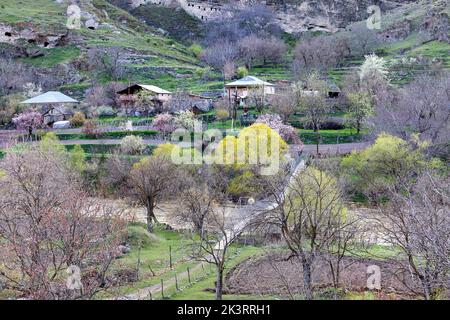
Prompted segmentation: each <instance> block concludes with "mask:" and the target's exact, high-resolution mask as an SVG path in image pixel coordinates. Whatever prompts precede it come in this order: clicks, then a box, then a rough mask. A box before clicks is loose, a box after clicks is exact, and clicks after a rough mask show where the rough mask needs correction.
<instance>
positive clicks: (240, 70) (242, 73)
mask: <svg viewBox="0 0 450 320" xmlns="http://www.w3.org/2000/svg"><path fill="white" fill-rule="evenodd" d="M236 74H237V76H238V78H244V77H246V76H248V70H247V68H246V67H239V68H237V70H236Z"/></svg>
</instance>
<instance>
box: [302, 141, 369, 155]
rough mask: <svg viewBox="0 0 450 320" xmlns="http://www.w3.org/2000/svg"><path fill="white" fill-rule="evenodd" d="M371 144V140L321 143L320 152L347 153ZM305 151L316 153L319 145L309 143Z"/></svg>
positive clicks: (329, 153)
mask: <svg viewBox="0 0 450 320" xmlns="http://www.w3.org/2000/svg"><path fill="white" fill-rule="evenodd" d="M368 146H370V142H354V143H341V144H321V145H319V152H320V153H321V154H326V155H333V154H347V153H350V152H352V151H359V150H363V149H365V148H367V147H368ZM303 152H304V153H307V154H316V153H317V146H316V145H313V144H307V145H305V146H304V148H303Z"/></svg>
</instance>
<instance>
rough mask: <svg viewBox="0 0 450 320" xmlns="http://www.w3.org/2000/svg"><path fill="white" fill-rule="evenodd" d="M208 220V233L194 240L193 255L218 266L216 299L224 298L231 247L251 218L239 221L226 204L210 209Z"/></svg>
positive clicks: (199, 259)
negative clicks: (225, 278) (225, 276)
mask: <svg viewBox="0 0 450 320" xmlns="http://www.w3.org/2000/svg"><path fill="white" fill-rule="evenodd" d="M207 220H208V226H207V233H206V235H205V237H203V238H200V240H199V241H195V242H194V244H193V257H194V258H195V259H197V260H198V261H202V262H206V263H209V264H213V265H214V266H215V267H216V283H215V287H216V288H215V291H216V294H215V296H216V300H222V296H223V289H224V275H225V268H226V263H227V261H228V255H229V253H228V251H229V247H230V245H231V244H232V243H233V242H234V241H235V240H236V239H237V238H238V237H239V235H241V233H242V232H243V231H244V230H245V229H246V227H247V226H248V225H249V224H250V220H249V218H247V219H244V220H241V221H240V222H237V221H236V220H235V217H233V214H232V213H231V212H229V209H228V208H227V207H226V206H225V205H223V206H222V207H218V208H217V209H216V210H214V211H210V213H209V215H208V217H207Z"/></svg>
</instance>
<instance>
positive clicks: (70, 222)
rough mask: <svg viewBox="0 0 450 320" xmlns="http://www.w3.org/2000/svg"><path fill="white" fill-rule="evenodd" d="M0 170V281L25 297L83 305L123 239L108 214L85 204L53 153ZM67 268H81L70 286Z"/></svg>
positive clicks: (26, 155)
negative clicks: (76, 302) (1, 174)
mask: <svg viewBox="0 0 450 320" xmlns="http://www.w3.org/2000/svg"><path fill="white" fill-rule="evenodd" d="M36 163H38V164H39V165H36ZM1 170H2V172H3V173H4V174H3V176H2V178H1V179H0V190H1V192H0V203H1V205H0V237H1V238H2V241H1V242H0V255H1V260H2V264H3V265H2V269H1V271H0V279H2V280H4V283H6V285H7V286H8V287H9V288H10V289H12V290H16V291H18V292H20V293H21V294H22V295H23V296H24V297H26V298H32V299H86V298H92V297H93V296H94V295H95V294H96V293H97V292H99V291H100V290H104V289H106V288H108V286H110V283H109V281H108V279H107V275H108V271H109V270H110V269H111V266H112V263H113V261H114V259H115V258H116V257H117V255H118V251H117V247H118V245H119V244H120V242H121V241H122V240H123V234H122V230H123V223H122V222H121V220H120V219H119V216H117V215H116V212H115V210H113V209H112V208H110V207H104V206H101V205H98V204H97V203H95V202H94V201H93V200H91V199H89V198H88V197H87V195H86V194H85V193H84V192H82V191H81V190H80V187H79V182H78V181H79V180H80V179H79V177H78V176H77V175H76V174H75V173H74V172H72V171H70V170H69V169H68V166H67V163H66V159H65V158H63V157H62V156H61V154H59V153H57V152H53V151H51V150H46V151H44V149H42V148H38V147H36V148H32V149H30V150H26V151H21V152H17V153H10V154H8V155H7V157H6V158H5V159H4V160H3V161H2V163H1ZM69 267H70V268H72V269H71V270H80V273H79V274H78V272H76V274H75V273H74V275H75V276H79V279H76V278H74V279H73V280H74V281H75V283H78V286H76V287H69V286H67V285H66V279H67V277H68V275H67V272H66V270H67V269H68V268H69Z"/></svg>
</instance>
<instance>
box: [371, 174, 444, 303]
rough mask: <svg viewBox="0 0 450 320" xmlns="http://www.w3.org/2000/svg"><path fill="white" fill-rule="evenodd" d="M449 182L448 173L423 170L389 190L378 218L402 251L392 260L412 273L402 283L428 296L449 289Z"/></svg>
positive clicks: (425, 296)
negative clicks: (414, 179)
mask: <svg viewBox="0 0 450 320" xmlns="http://www.w3.org/2000/svg"><path fill="white" fill-rule="evenodd" d="M449 186H450V181H449V178H448V177H442V176H439V175H437V174H436V173H433V172H425V173H424V174H422V175H421V176H420V177H419V179H418V180H417V183H416V184H415V185H412V186H410V185H405V188H404V189H403V190H401V191H397V190H392V201H391V202H390V204H389V205H388V206H384V207H380V210H379V213H380V217H379V218H378V219H377V221H378V225H379V226H380V228H381V230H382V232H383V235H384V239H385V241H386V242H388V243H390V244H392V245H393V246H395V247H396V248H399V249H400V251H401V254H400V256H399V257H397V259H396V261H394V262H395V263H397V264H400V265H401V267H402V268H403V269H404V270H405V271H406V273H407V274H411V276H412V279H413V284H412V285H411V284H410V282H405V285H406V286H408V287H409V289H411V291H412V292H414V293H415V294H420V295H422V296H423V297H424V298H425V299H427V300H429V299H438V298H439V297H440V295H441V294H442V293H443V292H444V291H445V290H446V291H447V292H448V290H449V289H450V285H449V284H450V264H449V260H450V259H449V256H450V238H449V234H450V227H449V226H450V197H449V194H450V188H449ZM414 284H416V285H414Z"/></svg>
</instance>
